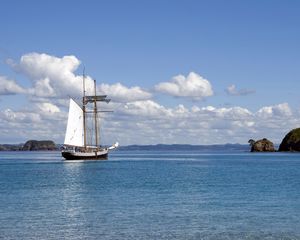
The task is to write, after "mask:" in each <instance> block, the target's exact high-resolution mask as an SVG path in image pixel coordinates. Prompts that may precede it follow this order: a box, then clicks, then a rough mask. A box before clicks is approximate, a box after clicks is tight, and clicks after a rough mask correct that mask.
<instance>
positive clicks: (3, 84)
mask: <svg viewBox="0 0 300 240" xmlns="http://www.w3.org/2000/svg"><path fill="white" fill-rule="evenodd" d="M25 92H26V90H25V89H24V88H22V87H21V86H20V85H18V84H17V83H16V81H14V80H9V79H7V78H6V77H4V76H0V95H12V94H17V93H25Z"/></svg>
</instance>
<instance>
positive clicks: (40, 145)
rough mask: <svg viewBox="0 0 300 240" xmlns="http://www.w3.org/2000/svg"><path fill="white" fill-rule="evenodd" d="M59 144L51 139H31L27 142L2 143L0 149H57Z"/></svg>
mask: <svg viewBox="0 0 300 240" xmlns="http://www.w3.org/2000/svg"><path fill="white" fill-rule="evenodd" d="M56 150H59V146H58V145H56V144H55V143H54V142H53V141H51V140H42V141H38V140H29V141H27V142H26V143H25V144H21V143H20V144H1V145H0V151H56Z"/></svg>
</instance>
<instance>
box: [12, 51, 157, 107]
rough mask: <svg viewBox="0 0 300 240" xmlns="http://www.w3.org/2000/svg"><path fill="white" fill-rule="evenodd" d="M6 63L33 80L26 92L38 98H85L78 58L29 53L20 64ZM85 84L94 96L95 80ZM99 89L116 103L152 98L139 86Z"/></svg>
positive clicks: (87, 90) (107, 86)
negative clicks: (31, 85) (78, 71)
mask: <svg viewBox="0 0 300 240" xmlns="http://www.w3.org/2000/svg"><path fill="white" fill-rule="evenodd" d="M7 63H8V64H9V65H10V66H12V67H13V68H14V69H15V70H16V71H18V72H20V73H22V74H25V75H26V76H27V77H28V78H29V79H30V80H31V82H32V84H33V87H32V88H31V89H28V91H27V92H28V93H29V94H31V95H33V96H35V97H39V98H54V97H55V98H56V99H58V98H60V99H61V98H67V97H68V96H72V97H77V96H81V95H82V91H83V90H82V83H83V79H82V76H81V75H76V74H75V71H76V70H77V69H78V67H79V65H80V61H79V59H77V58H76V57H75V56H64V57H62V58H59V57H55V56H51V55H47V54H45V53H42V54H40V53H29V54H25V55H23V56H22V57H21V59H20V62H19V63H15V62H14V61H12V60H11V59H10V60H9V61H7ZM85 82H86V94H94V91H93V88H94V82H93V80H92V78H91V77H90V76H86V78H85ZM97 88H98V90H99V91H100V92H101V93H102V94H105V95H109V97H110V98H112V99H113V101H116V102H132V101H138V100H146V99H150V98H151V97H152V95H151V94H150V93H149V92H147V91H145V90H143V89H141V88H140V87H137V86H136V87H131V88H128V87H126V86H123V85H122V84H120V83H116V84H112V85H109V84H101V85H99V86H98V87H97Z"/></svg>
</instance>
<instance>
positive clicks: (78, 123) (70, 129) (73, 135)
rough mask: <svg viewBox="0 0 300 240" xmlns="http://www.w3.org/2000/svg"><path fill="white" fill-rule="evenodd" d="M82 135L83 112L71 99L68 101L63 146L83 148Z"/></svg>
mask: <svg viewBox="0 0 300 240" xmlns="http://www.w3.org/2000/svg"><path fill="white" fill-rule="evenodd" d="M83 134H84V131H83V111H82V109H81V107H80V106H79V105H78V104H77V103H76V102H75V101H74V100H73V99H70V107H69V116H68V125H67V130H66V136H65V142H64V144H66V145H72V146H78V147H83V146H84V136H83Z"/></svg>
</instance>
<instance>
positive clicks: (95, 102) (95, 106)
mask: <svg viewBox="0 0 300 240" xmlns="http://www.w3.org/2000/svg"><path fill="white" fill-rule="evenodd" d="M94 90H95V97H94V122H95V142H96V147H97V149H98V123H97V95H96V80H95V79H94Z"/></svg>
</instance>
